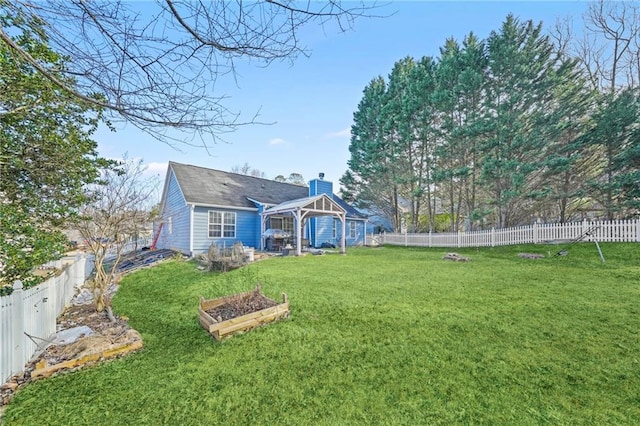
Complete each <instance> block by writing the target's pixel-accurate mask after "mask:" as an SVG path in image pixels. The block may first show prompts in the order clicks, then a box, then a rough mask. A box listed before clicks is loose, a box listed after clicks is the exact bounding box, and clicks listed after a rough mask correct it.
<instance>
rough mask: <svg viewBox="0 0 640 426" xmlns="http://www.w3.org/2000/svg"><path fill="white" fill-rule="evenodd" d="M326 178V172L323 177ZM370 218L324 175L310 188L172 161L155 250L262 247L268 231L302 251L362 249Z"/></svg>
mask: <svg viewBox="0 0 640 426" xmlns="http://www.w3.org/2000/svg"><path fill="white" fill-rule="evenodd" d="M320 176H322V174H321V175H320ZM365 222H366V218H365V217H364V216H363V215H362V214H360V213H359V212H358V211H357V210H356V209H354V208H353V207H352V206H351V205H349V204H348V203H346V202H344V201H343V200H342V199H340V198H339V197H338V196H337V195H335V194H334V193H333V184H332V183H331V182H329V181H326V180H324V179H323V178H322V177H319V178H317V179H313V180H311V181H310V182H309V187H305V186H300V185H292V184H289V183H283V182H276V181H272V180H268V179H261V178H257V177H253V176H246V175H241V174H236V173H228V172H224V171H221V170H214V169H208V168H204V167H198V166H193V165H187V164H180V163H175V162H169V167H168V169H167V176H166V178H165V184H164V189H163V192H162V200H161V202H160V220H159V221H158V222H157V224H156V232H157V233H158V241H157V244H156V247H158V248H168V249H174V250H177V251H180V252H182V253H184V254H187V255H191V256H192V255H195V254H200V253H205V252H206V251H207V250H208V249H209V247H210V246H211V245H212V244H217V245H222V246H226V247H230V246H232V245H233V244H235V243H236V242H242V244H243V245H244V246H248V247H254V248H258V249H263V248H265V246H266V244H265V243H266V240H265V238H264V234H265V232H266V231H267V230H269V229H276V230H282V231H285V232H287V233H289V234H291V235H293V236H294V237H293V240H292V241H293V243H294V245H295V246H296V248H297V252H298V253H299V252H300V249H301V247H304V246H306V245H308V246H311V247H321V246H322V245H325V246H326V245H327V244H329V245H331V246H338V247H342V249H343V250H344V247H345V246H353V245H362V244H364V237H365Z"/></svg>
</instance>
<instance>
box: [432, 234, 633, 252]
mask: <svg viewBox="0 0 640 426" xmlns="http://www.w3.org/2000/svg"><path fill="white" fill-rule="evenodd" d="M638 235H640V234H638ZM431 247H433V240H432V239H431V231H429V248H431Z"/></svg>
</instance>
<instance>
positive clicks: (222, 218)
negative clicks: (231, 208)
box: [209, 210, 236, 238]
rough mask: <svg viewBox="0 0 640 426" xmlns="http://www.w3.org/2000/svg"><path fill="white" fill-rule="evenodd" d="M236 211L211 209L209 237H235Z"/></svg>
mask: <svg viewBox="0 0 640 426" xmlns="http://www.w3.org/2000/svg"><path fill="white" fill-rule="evenodd" d="M235 237H236V214H235V212H222V211H217V210H209V238H235Z"/></svg>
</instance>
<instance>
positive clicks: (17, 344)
mask: <svg viewBox="0 0 640 426" xmlns="http://www.w3.org/2000/svg"><path fill="white" fill-rule="evenodd" d="M11 297H13V301H12V305H13V307H14V314H13V318H12V322H13V330H12V332H13V336H12V337H13V339H12V341H13V354H12V357H11V359H12V360H13V363H12V365H11V369H12V371H13V372H16V371H22V368H23V367H24V350H25V347H24V291H23V285H22V281H20V280H18V281H16V282H14V283H13V293H11Z"/></svg>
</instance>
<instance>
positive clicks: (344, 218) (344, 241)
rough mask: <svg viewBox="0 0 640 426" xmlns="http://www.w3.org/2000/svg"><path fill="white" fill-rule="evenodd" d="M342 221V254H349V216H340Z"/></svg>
mask: <svg viewBox="0 0 640 426" xmlns="http://www.w3.org/2000/svg"><path fill="white" fill-rule="evenodd" d="M340 221H341V222H342V232H341V233H342V242H341V244H340V253H342V254H347V249H346V245H347V242H346V236H347V232H346V231H347V230H346V227H347V214H346V213H345V214H344V215H340Z"/></svg>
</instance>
